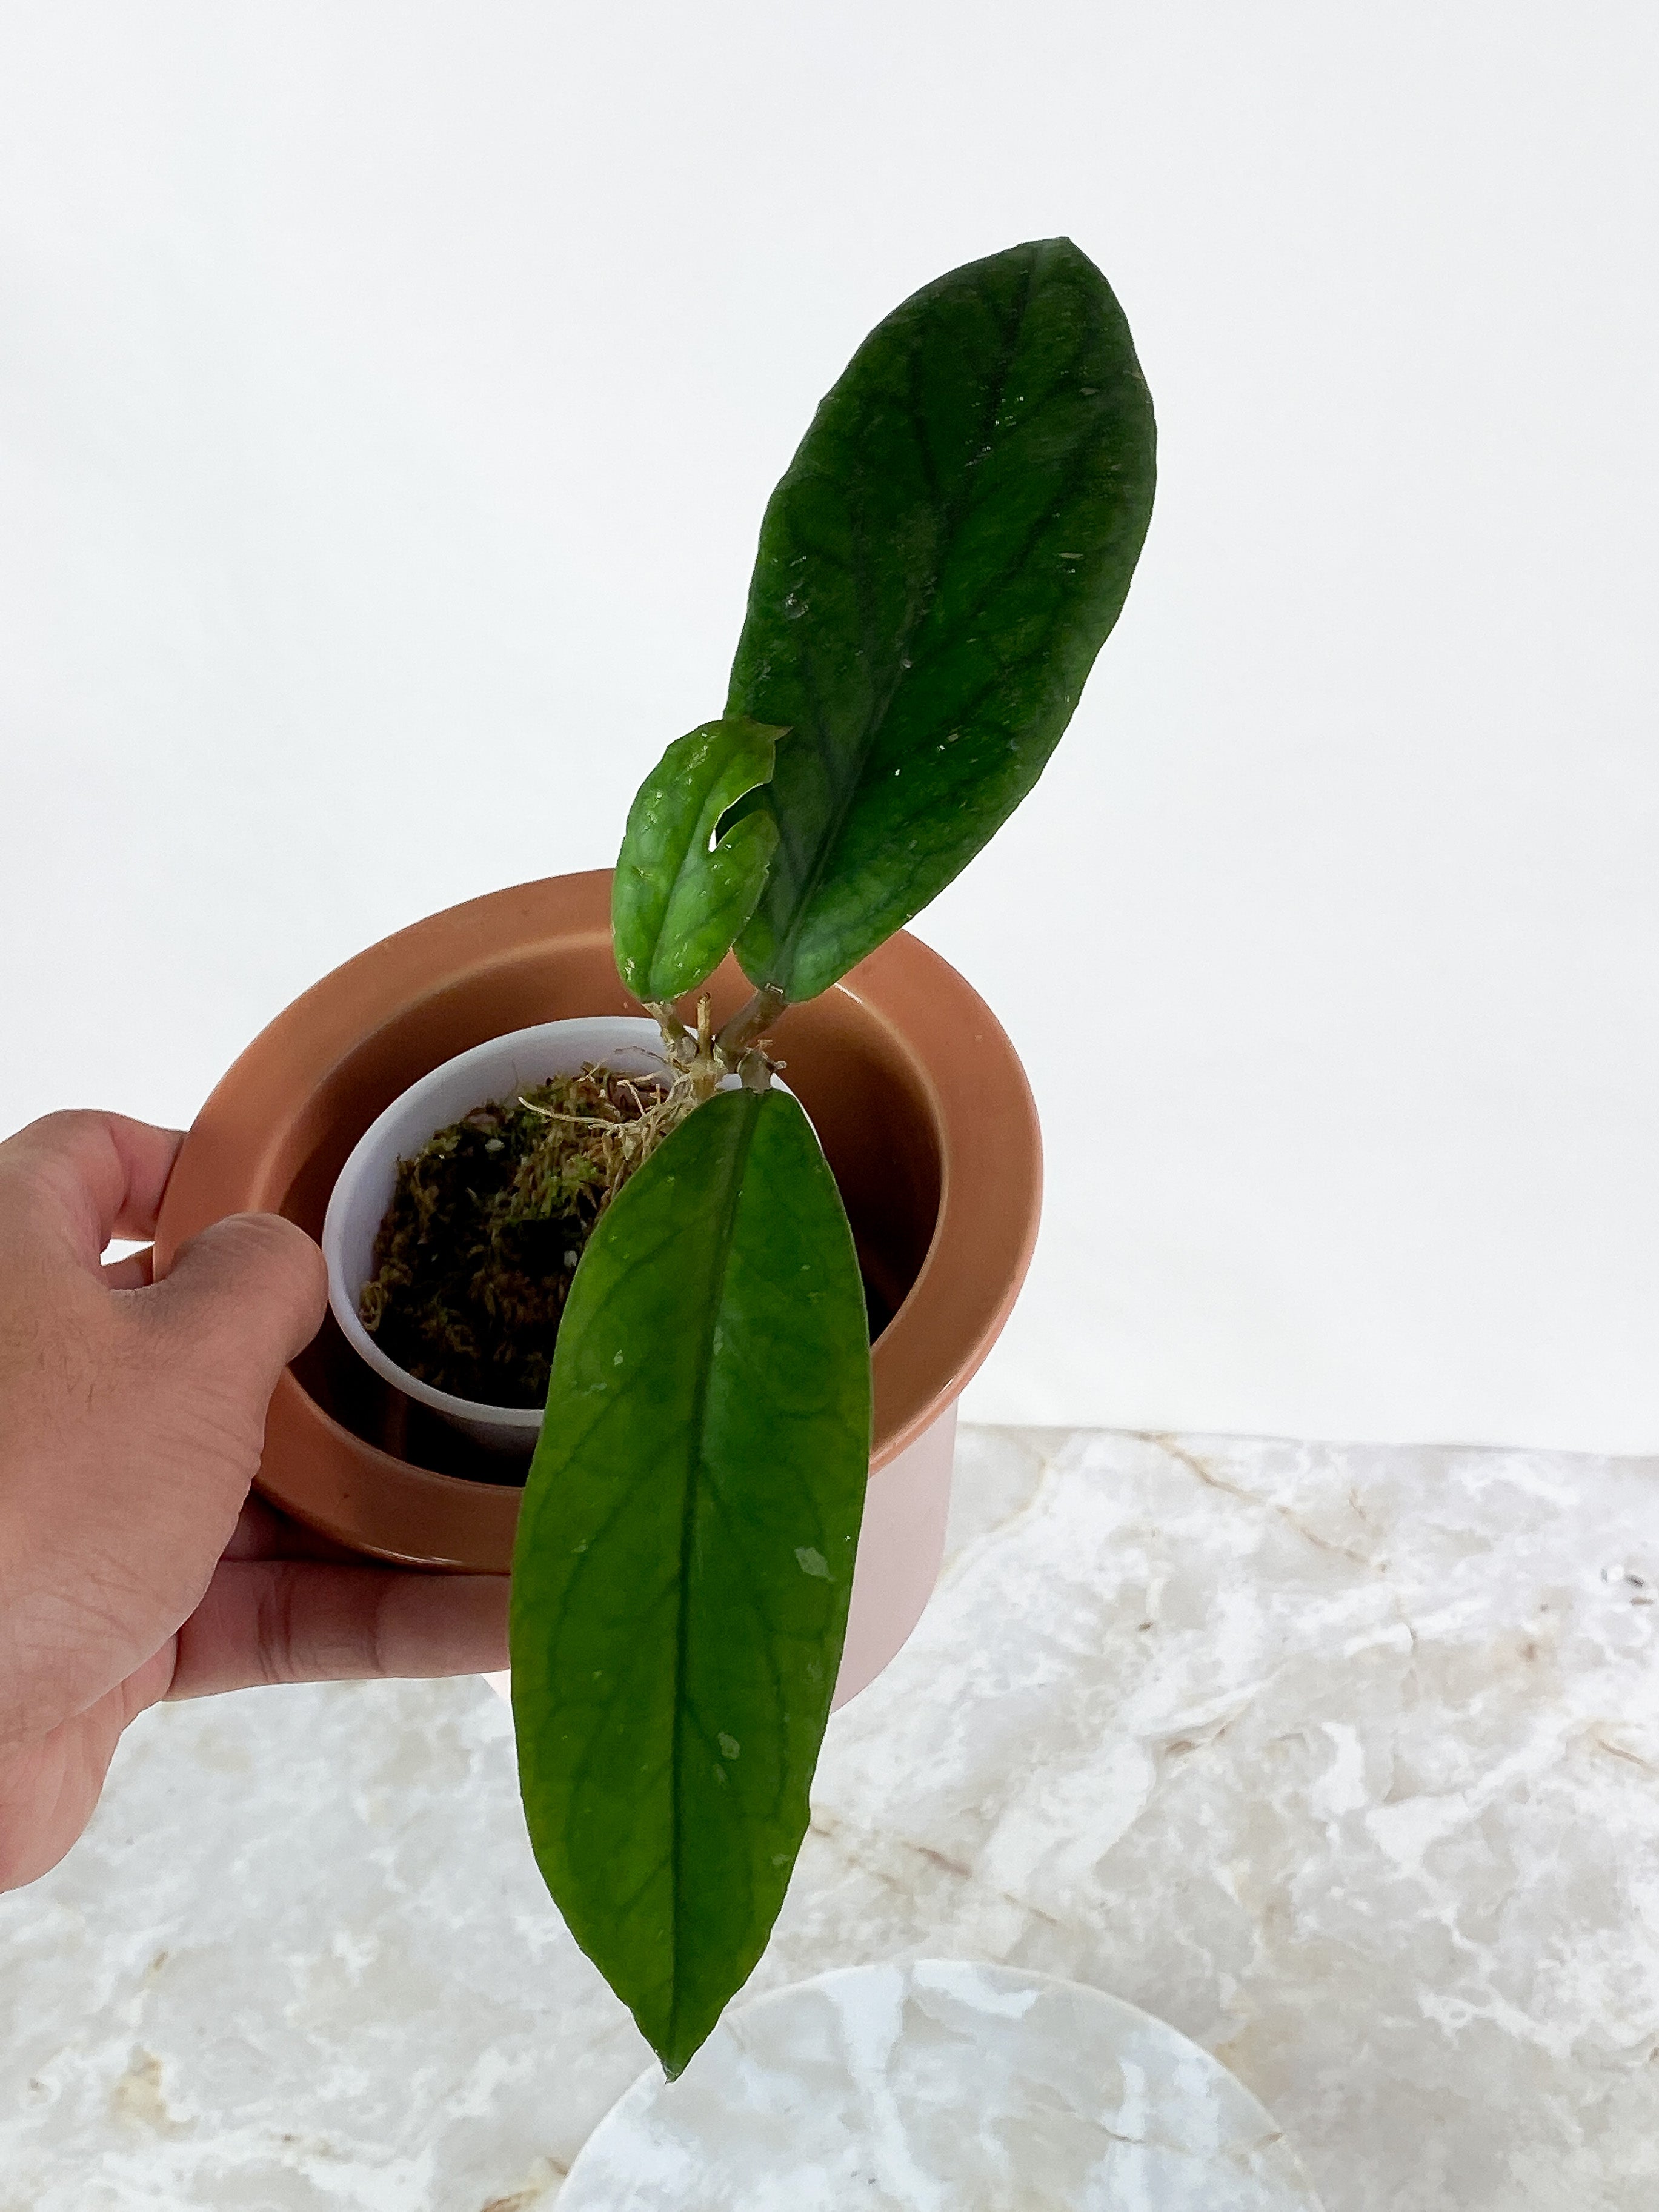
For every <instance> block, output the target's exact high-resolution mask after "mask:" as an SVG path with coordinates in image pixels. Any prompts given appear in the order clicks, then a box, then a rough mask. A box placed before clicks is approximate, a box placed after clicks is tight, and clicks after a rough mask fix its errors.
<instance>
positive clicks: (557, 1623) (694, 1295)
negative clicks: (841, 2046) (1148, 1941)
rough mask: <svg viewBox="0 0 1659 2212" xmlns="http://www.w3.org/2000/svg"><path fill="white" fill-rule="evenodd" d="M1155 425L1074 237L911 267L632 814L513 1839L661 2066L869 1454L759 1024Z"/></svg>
mask: <svg viewBox="0 0 1659 2212" xmlns="http://www.w3.org/2000/svg"><path fill="white" fill-rule="evenodd" d="M1153 450H1154V434H1153V422H1152V403H1151V400H1150V398H1149V397H1148V394H1147V391H1146V383H1145V381H1144V380H1143V379H1142V376H1141V374H1140V369H1139V364H1138V362H1136V359H1135V354H1134V349H1133V343H1132V342H1131V339H1130V335H1129V330H1128V326H1127V323H1126V322H1125V320H1124V318H1123V314H1122V312H1121V309H1120V307H1119V306H1118V303H1117V301H1116V300H1115V298H1114V297H1113V295H1112V292H1111V289H1110V288H1109V286H1108V284H1107V283H1106V280H1105V278H1104V277H1103V276H1102V275H1101V273H1100V271H1099V270H1097V268H1096V267H1095V266H1094V264H1093V263H1092V262H1091V261H1090V260H1089V258H1087V256H1086V255H1085V254H1083V253H1082V252H1079V249H1078V248H1077V247H1076V246H1073V244H1072V243H1071V242H1070V240H1066V239H1048V240H1042V241H1040V242H1037V243H1034V244H1028V245H1024V246H1015V247H1013V248H1012V249H1011V250H1010V251H1009V252H1005V253H999V254H995V255H993V256H992V257H991V258H989V259H987V260H983V261H976V262H974V263H971V264H969V265H968V266H967V267H965V268H962V269H957V270H952V271H951V273H950V274H949V275H948V276H942V277H940V278H939V280H938V281H937V282H936V283H932V284H929V285H927V286H926V287H925V288H924V289H922V290H921V291H920V292H918V293H916V294H915V296H914V297H913V298H911V299H908V300H907V301H905V302H904V303H903V305H902V307H898V308H897V309H896V310H895V312H894V313H892V314H890V315H889V316H888V317H887V319H886V320H885V321H884V322H883V323H881V324H880V325H878V327H877V328H876V330H874V331H872V333H871V335H870V336H869V337H867V338H866V340H865V342H864V343H863V344H862V345H861V346H860V348H859V350H858V352H857V353H856V354H855V355H854V357H853V360H852V362H851V364H850V365H849V367H848V369H847V371H846V373H845V374H843V375H842V378H841V380H840V381H839V382H838V383H837V384H836V386H835V388H834V389H833V391H831V392H830V393H829V396H828V397H827V398H825V399H824V401H823V404H822V405H821V406H820V407H819V409H818V410H817V415H816V416H815V417H814V419H813V422H812V424H811V428H810V429H809V430H808V431H807V434H806V436H805V440H804V441H803V442H802V444H801V447H800V449H799V452H798V453H796V455H795V458H794V459H793V462H792V463H791V464H790V465H789V468H788V470H787V473H786V474H785V476H784V477H783V480H782V482H781V483H780V484H779V485H778V487H777V489H776V490H775V493H774V494H773V495H772V498H771V501H770V503H769V506H768V507H767V510H766V514H765V518H764V520H763V523H762V526H761V534H760V548H759V553H758V556H757V561H756V564H755V572H754V579H753V581H752V583H751V585H750V593H749V603H748V611H747V616H746V618H745V621H744V627H743V633H742V635H741V636H740V638H739V639H738V648H737V656H736V659H735V660H734V662H733V665H732V678H731V685H730V690H729V692H728V695H727V697H726V707H725V711H724V712H723V714H721V715H720V718H719V719H718V720H714V721H709V722H705V723H703V724H702V726H700V727H698V728H696V729H694V730H693V731H692V732H690V735H689V736H686V737H683V738H678V740H677V741H676V742H675V743H674V744H671V745H670V746H669V748H668V750H667V751H666V753H665V755H664V756H663V758H662V760H661V761H660V763H659V764H658V766H657V767H656V768H655V769H653V771H652V773H651V775H649V776H647V779H646V781H645V783H644V784H643V786H642V787H641V790H640V793H639V795H638V797H637V798H636V799H635V802H634V805H633V808H632V810H631V811H630V812H629V817H628V825H627V829H626V832H625V834H624V836H623V843H622V850H621V854H620V856H619V858H618V860H617V870H616V876H615V888H614V894H613V908H612V921H613V934H614V939H615V947H616V957H617V968H618V969H619V970H620V972H621V975H622V979H623V983H624V984H625V985H626V986H627V987H628V989H629V991H630V992H631V993H633V994H634V995H635V997H636V998H637V999H638V1000H640V1001H641V1002H642V1003H643V1004H644V1005H645V1006H647V1007H648V1008H649V1009H650V1010H651V1012H653V1014H654V1015H655V1016H656V1018H657V1019H658V1020H659V1023H660V1024H661V1026H662V1030H663V1034H664V1038H665V1048H664V1050H665V1062H666V1065H667V1066H668V1067H669V1069H670V1071H671V1083H670V1084H669V1085H667V1086H666V1087H665V1089H664V1090H663V1091H661V1093H660V1094H659V1096H658V1097H656V1098H655V1099H654V1100H653V1102H652V1103H651V1104H650V1108H649V1113H648V1115H647V1119H648V1121H649V1122H650V1123H651V1125H652V1126H651V1131H650V1134H651V1136H652V1139H653V1142H652V1143H651V1144H650V1146H648V1147H647V1145H646V1144H645V1142H644V1141H643V1139H641V1142H640V1143H639V1144H638V1146H637V1148H636V1149H637V1155H638V1157H637V1158H636V1159H635V1161H634V1163H633V1164H632V1165H631V1171H630V1172H629V1174H628V1176H627V1177H626V1179H625V1180H620V1179H619V1180H618V1184H617V1188H616V1191H615V1194H614V1196H612V1197H611V1198H610V1199H609V1201H608V1203H606V1204H605V1207H604V1210H603V1211H602V1212H600V1213H599V1217H598V1219H597V1221H596V1223H595V1224H594V1225H593V1227H592V1232H591V1234H590V1235H589V1237H588V1238H587V1242H586V1246H585V1248H584V1249H583V1250H582V1252H581V1255H580V1264H579V1265H578V1266H577V1267H576V1270H575V1273H574V1279H573V1280H572V1282H571V1284H570V1286H569V1291H568V1297H567V1298H566V1301H565V1304H564V1308H563V1313H562V1319H561V1321H560V1322H559V1327H558V1334H557V1339H556V1345H555V1348H554V1352H553V1358H552V1367H551V1379H550V1384H549V1387H548V1392H547V1404H546V1413H545V1415H544V1420H543V1424H542V1427H541V1431H540V1441H539V1443H538V1448H537V1450H536V1454H535V1457H534V1459H533V1461H532V1465H531V1468H530V1473H529V1476H528V1480H527V1482H526V1489H525V1494H524V1503H523V1510H522V1514H521V1516H520V1522H519V1533H518V1539H517V1547H516V1551H515V1554H514V1559H513V1594H512V1659H513V1713H514V1719H515V1724H516V1729H517V1735H518V1743H519V1762H520V1775H521V1778H522V1784H523V1792H524V1803H525V1809H526V1816H527V1820H528V1824H529V1830H530V1835H531V1839H532V1844H533V1846H534V1849H535V1853H536V1857H537V1860H538V1863H539V1865H540V1867H541V1869H542V1872H543V1875H544V1877H545V1879H546V1881H547V1884H548V1887H549V1888H550V1891H551V1893H552V1895H553V1897H554V1899H555V1900H556V1903H557V1905H558V1906H559V1908H560V1910H561V1911H562V1913H563V1915H564V1917H565V1920H566V1922H567V1923H568V1926H569V1927H570V1929H571V1931H572V1933H573V1934H574V1936H575V1938H576V1940H577V1942H579V1943H580V1945H581V1946H582V1948H584V1950H586V1952H587V1953H588V1954H589V1955H590V1956H591V1957H592V1959H593V1960H595V1962H596V1963H597V1965H598V1966H599V1968H600V1970H601V1971H602V1972H603V1973H604V1974H605V1978H606V1979H607V1980H608V1981H609V1982H610V1984H611V1987H612V1988H613V1989H614V1990H616V1991H617V1995H618V1996H621V1997H622V1998H623V2001H624V2002H626V2003H627V2005H628V2006H629V2008H630V2009H631V2010H632V2012H633V2015H634V2017H635V2020H636V2021H638V2023H639V2026H640V2027H641V2030H642V2031H643V2033H644V2034H645V2035H646V2037H647V2039H648V2040H649V2042H650V2043H651V2045H652V2046H653V2049H654V2050H655V2051H656V2052H657V2053H658V2055H659V2057H660V2059H661V2061H662V2063H663V2065H664V2067H665V2069H666V2071H667V2072H668V2074H669V2075H676V2074H678V2072H679V2071H680V2069H682V2068H683V2067H684V2065H685V2063H686V2062H687V2061H688V2059H689V2058H690V2057H691V2056H692V2054H693V2053H694V2052H695V2051H696V2049H697V2047H698V2045H700V2044H701V2043H702V2041H703V2039H704V2038H705V2037H706V2036H707V2035H708V2033H709V2031H710V2029H711V2028H712V2027H714V2023H715V2021H717V2020H718V2018H719V2017H720V2011H721V2009H722V2008H723V2007H724V2006H725V2004H726V2001H727V2000H728V1999H729V1998H730V1997H731V1996H732V1994H733V1993H734V1992H735V1991H736V1990H738V1988H739V1987H740V1986H741V1985H742V1984H743V1983H744V1980H745V1979H746V1978H747V1977H748V1976H749V1974H750V1972H751V1970H752V1969H753V1967H754V1966H755V1964H756V1962H757V1960H758V1959H759V1957H760V1955H761V1953H762V1951H763V1948H764V1947H765V1944H766V1942H767V1939H768V1936H769V1934H770V1932H771V1929H772V1926H773V1923H774V1922H775V1919H776V1917H777V1914H778V1911H779V1909H780V1907H781V1904H782V1902H783V1898H784V1893H785V1890H786V1888H787V1884H788V1881H789V1877H790V1872H791V1869H792V1868H793V1865H794V1863H795V1857H796V1854H797V1852H798V1850H799V1847H800V1844H801V1839H802V1837H803V1835H804V1834H805V1829H806V1825H807V1814H808V1790H809V1788H810V1785H811V1780H812V1775H813V1770H814V1767H815V1765H816V1764H817V1757H818V1751H819V1747H820V1744H821V1742H822V1740H823V1731H824V1727H825V1723H826V1722H827V1720H828V1717H829V1703H830V1696H831V1692H832V1691H833V1689H834V1686H835V1681H836V1668H837V1665H838V1663H839V1660H840V1656H841V1650H842V1638H843V1634H844V1632H845V1629H846V1625H847V1611H848V1595H849V1594H850V1591H851V1588H852V1581H853V1564H854V1553H855V1551H856V1548H857V1544H858V1534H859V1521H860V1511H861V1510H862V1505H863V1499H864V1491H865V1483H866V1477H867V1475H868V1472H869V1462H870V1443H871V1370H870V1342H869V1331H868V1323H867V1319H866V1304H865V1298H864V1293H863V1288H862V1284H861V1280H860V1272H859V1265H858V1261H857V1259H856V1257H855V1255H854V1244H853V1237H852V1232H851V1230H850V1228H849V1226H848V1219H847V1216H846V1213H845V1212H844V1210H843V1208H842V1201H841V1198H840V1195H839V1194H838V1192H837V1190H836V1182H835V1178H834V1176H832V1175H831V1173H830V1170H829V1165H828V1163H827V1162H826V1161H825V1158H824V1157H823V1152H822V1151H821V1150H820V1148H819V1146H818V1143H817V1138H816V1137H815V1135H814V1134H813V1131H812V1127H811V1123H810V1121H808V1119H807V1116H806V1115H805V1113H804V1112H803V1110H802V1109H801V1107H800V1106H799V1104H798V1103H797V1102H796V1101H795V1099H794V1098H793V1097H792V1096H791V1095H790V1094H789V1093H788V1092H787V1090H785V1089H782V1088H780V1087H779V1086H778V1085H775V1084H774V1083H773V1081H772V1075H773V1073H774V1069H775V1065H776V1063H775V1062H774V1060H772V1059H771V1058H770V1057H769V1054H768V1052H767V1049H766V1044H767V1040H768V1038H769V1033H770V1031H771V1030H772V1028H773V1026H774V1024H776V1023H777V1022H778V1021H779V1019H780V1018H781V1016H782V1015H783V1013H784V1012H785V1010H786V1009H787V1008H788V1007H790V1006H794V1005H797V1004H799V1002H800V1001H802V1000H807V999H811V998H813V997H815V996H816V995H817V994H818V993H820V992H823V991H827V990H828V989H829V987H831V985H833V984H834V983H835V982H836V981H837V979H838V978H840V977H841V976H842V975H845V974H846V973H847V971H848V969H850V968H852V967H853V966H854V963H857V962H858V961H860V960H861V959H863V958H864V957H866V955H867V954H868V953H870V952H872V951H874V950H875V949H876V947H877V946H878V945H880V944H882V942H883V941H884V939H886V938H888V937H889V936H890V935H891V934H892V933H893V932H894V931H895V930H896V929H898V928H900V927H902V925H903V924H904V923H905V922H907V921H909V919H910V918H911V916H912V915H915V914H917V913H919V912H920V911H921V908H923V907H925V906H926V905H927V902H928V901H929V900H930V899H932V898H933V896H935V894H936V893H937V892H939V890H942V889H943V888H944V886H945V884H948V883H949V882H950V881H951V878H953V877H954V876H955V875H956V874H957V872H958V871H959V870H960V869H962V868H963V866H965V864H966V863H967V862H968V861H969V860H971V859H972V858H973V856H974V854H975V853H977V852H978V851H979V849H980V848H981V846H982V845H983V844H984V843H985V842H986V841H987V838H989V837H990V836H992V835H993V834H994V831H995V830H996V829H998V828H999V826H1000V824H1001V823H1003V822H1005V821H1006V819H1007V817H1008V816H1009V814H1010V813H1011V812H1012V811H1013V809H1014V808H1015V807H1016V806H1017V805H1018V804H1019V802H1020V800H1021V799H1024V797H1025V795H1026V793H1028V792H1029V791H1030V788H1031V787H1032V785H1033V784H1034V783H1035V782H1036V779H1037V777H1038V775H1040V774H1041V773H1042V768H1043V765H1044V763H1046V762H1047V760H1048V756H1049V754H1050V753H1051V752H1052V751H1053V750H1054V745H1055V743H1056V742H1057V740H1058V739H1059V738H1060V733H1061V732H1063V731H1064V729H1065V728H1066V724H1067V722H1068V721H1069V720H1071V717H1072V713H1073V708H1075V707H1076V705H1077V702H1078V696H1079V693H1080V691H1081V690H1082V688H1083V684H1084V681H1085V678H1086V677H1087V676H1088V673H1089V671H1090V668H1091V665H1092V664H1093V662H1094V659H1095V656H1096V654H1097V653H1098V651H1099V649H1100V647H1101V645H1102V643H1103V641H1104V640H1105V638H1106V636H1107V635H1108V633H1109V631H1110V629H1111V628H1112V625H1113V623H1115V621H1116V619H1117V616H1118V611H1119V610H1120V608H1121V606H1122V605H1123V600H1124V595H1125V593H1126V592H1127V589H1128V586H1129V579H1130V576H1131V574H1132V573H1133V568H1134V565H1135V561H1136V558H1137V556H1138V555H1139V550H1140V546H1141V541H1142V539H1143V538H1144V537H1145V535H1146V526H1147V522H1148V520H1149V517H1150V514H1151V511H1152V484H1153V472H1154V471H1153ZM732 951H735V953H736V956H737V959H738V963H739V964H740V966H741V968H742V969H743V972H744V975H745V976H746V977H747V978H748V980H749V981H750V983H751V984H752V986H753V996H752V997H751V998H750V1000H749V1001H748V1003H747V1004H746V1005H745V1006H743V1007H742V1009H741V1010H740V1011H739V1012H738V1013H736V1014H735V1015H734V1016H733V1017H732V1018H731V1019H730V1020H729V1021H727V1022H726V1024H725V1025H724V1027H723V1028H721V1029H720V1030H718V1031H716V1030H714V1025H713V1023H712V1021H711V1018H710V1015H709V1007H708V999H707V998H706V997H703V998H699V995H698V994H699V993H700V989H701V987H702V985H703V984H704V983H706V982H707V981H708V978H709V977H710V976H711V975H713V973H714V969H716V968H717V967H718V966H719V965H720V963H721V962H722V961H723V960H724V959H725V957H726V955H727V953H728V952H732Z"/></svg>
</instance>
